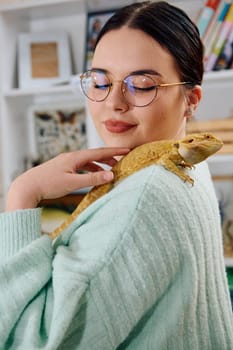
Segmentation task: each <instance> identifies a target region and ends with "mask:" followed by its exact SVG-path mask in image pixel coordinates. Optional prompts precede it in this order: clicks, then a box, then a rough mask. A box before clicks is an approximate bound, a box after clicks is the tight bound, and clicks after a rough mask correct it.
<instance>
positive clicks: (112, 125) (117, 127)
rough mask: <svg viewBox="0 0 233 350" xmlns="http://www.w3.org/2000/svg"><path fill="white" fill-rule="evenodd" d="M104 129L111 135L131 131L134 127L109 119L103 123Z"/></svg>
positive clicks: (133, 125)
mask: <svg viewBox="0 0 233 350" xmlns="http://www.w3.org/2000/svg"><path fill="white" fill-rule="evenodd" d="M104 124H105V127H106V129H107V130H108V131H109V132H112V133H122V132H126V131H128V130H131V129H132V128H134V127H135V126H136V125H135V124H129V123H126V122H123V121H120V120H113V119H111V120H110V119H109V120H106V121H105V122H104Z"/></svg>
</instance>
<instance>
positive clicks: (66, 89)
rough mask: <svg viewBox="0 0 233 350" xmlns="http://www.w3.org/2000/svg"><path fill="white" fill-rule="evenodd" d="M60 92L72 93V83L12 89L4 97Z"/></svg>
mask: <svg viewBox="0 0 233 350" xmlns="http://www.w3.org/2000/svg"><path fill="white" fill-rule="evenodd" d="M61 93H74V89H73V87H72V85H70V84H66V85H62V86H51V87H46V88H45V87H43V88H32V89H12V90H9V91H6V92H5V93H4V97H6V98H17V97H18V98H21V97H29V96H35V95H41V94H42V95H50V94H61Z"/></svg>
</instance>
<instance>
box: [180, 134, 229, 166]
mask: <svg viewBox="0 0 233 350" xmlns="http://www.w3.org/2000/svg"><path fill="white" fill-rule="evenodd" d="M178 144H179V147H178V152H179V154H180V155H181V156H182V158H183V159H184V161H186V162H187V163H190V164H197V163H200V162H202V161H203V160H205V159H206V158H208V157H209V156H211V155H212V154H214V153H216V152H217V151H218V150H219V149H220V148H221V147H222V146H223V142H222V141H221V140H220V139H218V138H217V137H215V136H214V135H213V134H211V133H208V132H204V133H196V134H189V135H187V136H186V137H184V138H183V139H182V140H180V142H178Z"/></svg>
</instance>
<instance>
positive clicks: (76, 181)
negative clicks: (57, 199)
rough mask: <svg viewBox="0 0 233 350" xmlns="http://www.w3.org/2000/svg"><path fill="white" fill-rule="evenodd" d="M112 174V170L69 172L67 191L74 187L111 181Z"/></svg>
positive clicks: (78, 187)
mask: <svg viewBox="0 0 233 350" xmlns="http://www.w3.org/2000/svg"><path fill="white" fill-rule="evenodd" d="M113 178H114V175H113V173H112V171H108V170H107V171H97V172H90V173H87V174H69V179H68V181H69V191H74V190H76V189H80V188H84V187H90V186H98V185H102V184H105V183H107V182H110V181H112V180H113Z"/></svg>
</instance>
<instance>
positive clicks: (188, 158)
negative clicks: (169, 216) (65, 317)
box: [50, 133, 223, 239]
mask: <svg viewBox="0 0 233 350" xmlns="http://www.w3.org/2000/svg"><path fill="white" fill-rule="evenodd" d="M222 145H223V143H222V141H221V140H219V139H217V138H216V137H215V136H214V135H212V134H210V133H197V134H190V135H187V136H186V137H184V138H183V139H181V140H162V141H154V142H150V143H146V144H143V145H140V146H138V147H136V148H134V149H133V150H132V151H130V152H129V153H128V154H127V155H126V156H124V157H123V158H122V159H121V160H120V161H119V162H118V163H117V164H116V165H114V167H113V168H112V171H113V173H114V179H113V180H112V181H111V182H109V183H106V184H103V185H99V186H96V187H94V188H93V189H92V190H91V191H90V192H89V193H87V194H86V196H85V197H84V198H83V200H82V201H81V202H80V204H79V205H78V207H77V208H76V209H75V210H74V211H73V213H72V214H71V215H70V216H69V217H68V219H67V220H65V221H64V222H63V223H62V224H61V225H60V226H59V227H58V228H56V229H55V230H54V231H53V232H52V233H51V234H50V237H51V238H52V239H54V238H56V237H57V236H58V235H59V234H60V233H61V232H62V231H63V230H64V229H65V228H67V227H68V226H69V224H70V223H71V222H72V221H73V220H74V219H75V218H76V217H77V216H78V215H79V214H80V213H81V212H82V211H83V210H84V209H86V208H87V207H88V206H89V205H90V204H91V203H93V202H94V201H95V200H96V199H98V198H99V197H101V196H102V195H104V194H106V193H107V192H108V191H110V190H111V189H112V188H113V186H114V184H115V183H117V182H118V181H120V180H122V179H124V178H125V177H127V176H129V175H130V174H133V173H135V172H136V171H138V170H140V169H142V168H144V167H146V166H149V165H152V164H160V165H162V166H163V167H164V168H165V169H167V170H169V171H171V172H173V173H174V174H176V175H177V176H179V177H180V178H181V179H183V180H184V181H187V182H189V183H191V184H192V185H193V183H194V181H193V179H191V178H190V177H189V176H188V175H187V174H186V173H185V172H184V168H192V167H193V166H194V164H197V163H200V162H202V161H203V160H205V159H206V158H208V157H209V156H210V155H212V154H214V153H215V152H217V151H218V150H219V149H220V148H221V147H222Z"/></svg>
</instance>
